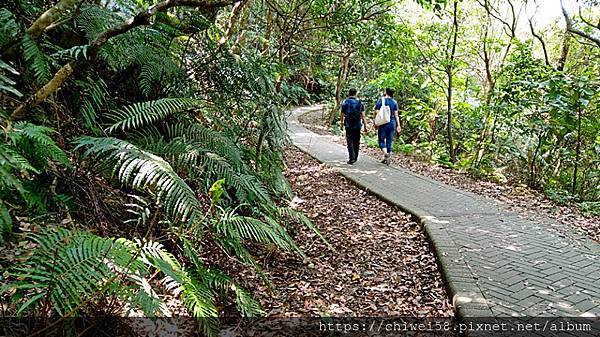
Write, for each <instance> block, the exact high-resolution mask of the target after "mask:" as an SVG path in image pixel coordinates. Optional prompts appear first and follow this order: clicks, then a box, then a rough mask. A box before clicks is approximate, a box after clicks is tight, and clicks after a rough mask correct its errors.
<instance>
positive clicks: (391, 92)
mask: <svg viewBox="0 0 600 337" xmlns="http://www.w3.org/2000/svg"><path fill="white" fill-rule="evenodd" d="M385 94H386V95H388V96H390V97H394V89H392V88H385Z"/></svg>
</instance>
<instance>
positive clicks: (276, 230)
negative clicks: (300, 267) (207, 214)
mask: <svg viewBox="0 0 600 337" xmlns="http://www.w3.org/2000/svg"><path fill="white" fill-rule="evenodd" d="M214 230H215V231H216V232H217V233H218V234H220V235H224V236H225V237H229V238H231V239H234V240H236V241H240V239H244V240H251V241H254V242H259V243H264V244H274V245H277V246H278V247H280V248H282V249H284V250H288V251H291V250H296V251H299V249H298V247H297V246H296V244H295V243H294V240H292V238H291V237H290V236H289V235H288V234H287V232H286V231H285V229H284V228H283V227H281V226H280V225H279V224H277V223H273V222H271V223H266V222H263V221H261V220H259V219H255V218H251V217H246V216H240V215H235V214H232V213H229V214H226V215H225V216H224V217H222V218H221V219H220V220H219V221H218V222H217V223H216V225H215V227H214Z"/></svg>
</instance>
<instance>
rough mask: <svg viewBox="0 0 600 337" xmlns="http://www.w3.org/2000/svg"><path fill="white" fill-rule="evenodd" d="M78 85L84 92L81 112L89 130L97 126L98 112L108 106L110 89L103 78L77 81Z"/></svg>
mask: <svg viewBox="0 0 600 337" xmlns="http://www.w3.org/2000/svg"><path fill="white" fill-rule="evenodd" d="M77 84H78V85H79V87H80V88H81V91H82V92H83V99H82V101H81V108H80V110H79V111H80V112H81V115H82V116H83V119H84V121H85V125H86V126H87V127H88V128H93V127H94V125H95V124H96V118H97V115H98V113H97V111H98V110H100V109H102V108H103V107H104V105H105V104H106V97H107V95H108V87H107V85H106V82H104V81H103V80H102V79H101V78H98V79H97V80H94V79H92V78H90V77H88V78H87V79H86V80H82V81H77Z"/></svg>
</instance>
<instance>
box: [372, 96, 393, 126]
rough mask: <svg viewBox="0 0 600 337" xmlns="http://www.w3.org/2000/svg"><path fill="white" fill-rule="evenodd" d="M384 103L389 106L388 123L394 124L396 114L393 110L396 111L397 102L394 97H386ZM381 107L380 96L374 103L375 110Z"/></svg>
mask: <svg viewBox="0 0 600 337" xmlns="http://www.w3.org/2000/svg"><path fill="white" fill-rule="evenodd" d="M385 105H387V106H389V107H390V112H391V114H390V123H392V124H394V125H395V124H396V115H394V111H398V102H396V100H395V99H393V98H390V97H386V98H385ZM379 109H381V98H380V99H378V100H377V104H375V110H379Z"/></svg>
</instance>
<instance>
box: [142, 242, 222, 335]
mask: <svg viewBox="0 0 600 337" xmlns="http://www.w3.org/2000/svg"><path fill="white" fill-rule="evenodd" d="M140 248H141V250H142V259H143V260H144V261H145V262H146V263H147V264H149V265H152V266H154V267H155V268H156V269H158V270H160V271H161V272H162V273H163V274H164V275H165V277H164V278H163V280H162V283H163V284H164V285H165V288H166V289H167V290H169V291H171V292H172V293H173V294H174V295H176V296H179V297H181V299H182V300H183V303H184V305H185V306H186V308H187V309H188V310H189V311H190V313H191V314H192V315H193V316H194V317H196V318H197V319H198V321H199V323H200V325H201V327H202V329H203V331H204V333H205V335H209V336H213V335H215V332H217V331H218V327H219V323H218V310H217V307H216V305H215V303H214V300H213V298H214V296H215V293H214V292H213V291H212V290H211V289H210V287H208V286H207V284H206V283H205V282H203V281H202V280H201V279H199V278H198V277H197V276H196V275H195V274H194V273H192V272H191V271H189V270H186V269H184V268H182V266H181V265H180V264H179V262H178V261H177V259H176V258H175V257H174V256H173V255H172V254H171V253H169V252H167V251H166V250H164V249H163V246H162V245H161V244H160V243H157V242H147V243H144V244H140Z"/></svg>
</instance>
